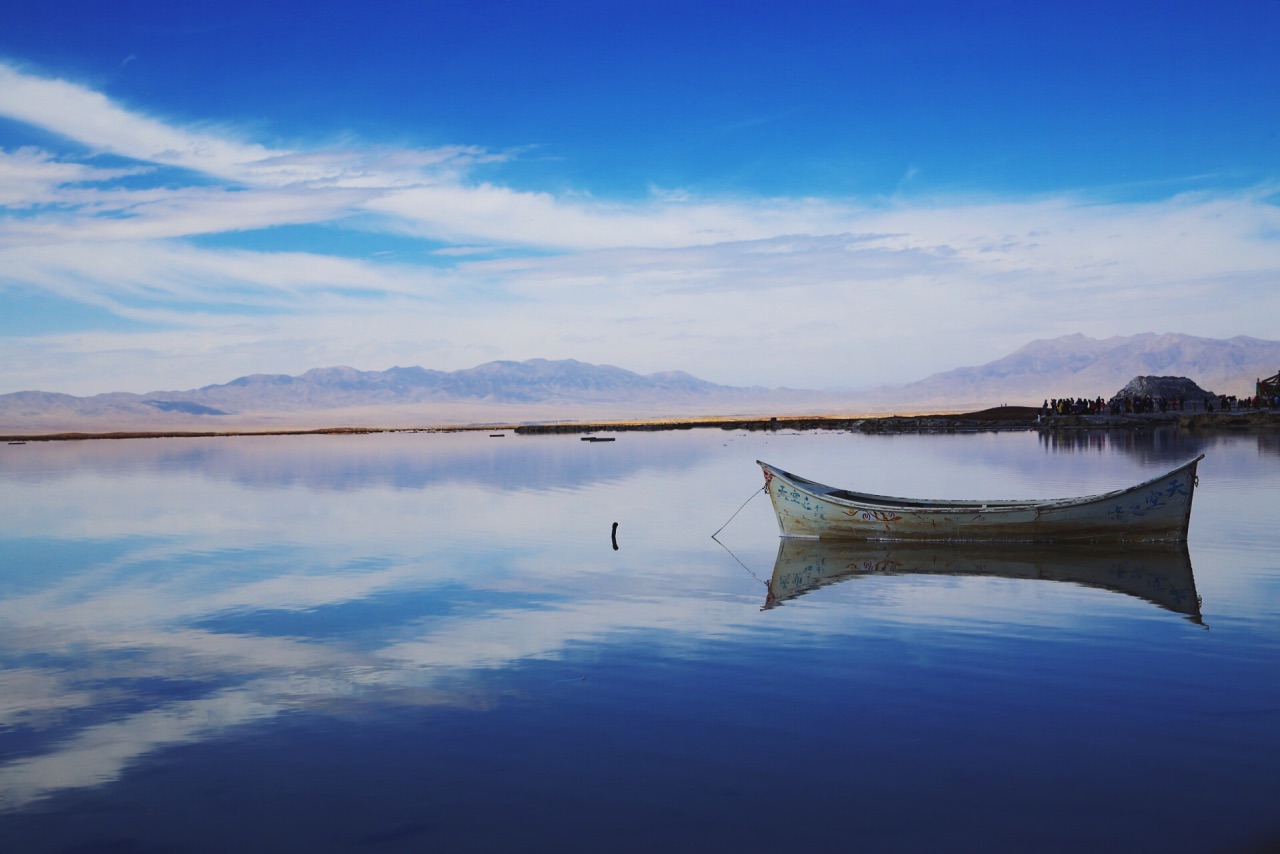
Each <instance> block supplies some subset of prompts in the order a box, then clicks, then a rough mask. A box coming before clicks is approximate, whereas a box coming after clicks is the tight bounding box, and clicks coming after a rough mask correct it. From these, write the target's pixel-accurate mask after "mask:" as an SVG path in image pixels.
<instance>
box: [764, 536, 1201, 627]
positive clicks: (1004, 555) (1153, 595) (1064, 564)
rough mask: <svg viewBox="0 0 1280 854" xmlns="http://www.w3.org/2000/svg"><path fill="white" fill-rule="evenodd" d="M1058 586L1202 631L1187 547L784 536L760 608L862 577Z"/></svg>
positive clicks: (1135, 544) (1198, 601) (769, 606)
mask: <svg viewBox="0 0 1280 854" xmlns="http://www.w3.org/2000/svg"><path fill="white" fill-rule="evenodd" d="M911 574H924V575H955V576H989V577H992V578H1028V579H1042V580H1046V581H1064V582H1068V583H1071V584H1081V585H1084V586H1086V587H1096V588H1099V589H1102V590H1110V591H1113V592H1115V593H1123V594H1125V595H1127V596H1133V597H1135V598H1138V599H1142V600H1145V601H1147V602H1150V603H1151V604H1153V605H1157V606H1159V607H1161V608H1163V609H1165V610H1166V611H1172V612H1173V613H1175V614H1182V615H1184V616H1186V617H1188V618H1189V619H1190V620H1191V621H1192V622H1194V623H1196V624H1198V625H1203V622H1202V621H1201V617H1200V597H1199V595H1198V594H1197V593H1196V583H1195V577H1194V575H1193V574H1192V571H1191V556H1190V555H1189V554H1188V553H1187V547H1186V544H1185V543H1128V544H1125V545H1123V546H1120V545H1084V544H1076V545H1052V544H1035V543H1001V544H991V543H884V542H880V543H872V542H859V541H837V540H811V539H799V538H794V537H783V538H782V539H781V541H780V545H779V546H778V557H777V560H776V561H775V563H774V567H773V577H772V578H771V579H770V580H769V582H768V588H769V592H768V595H767V597H766V599H765V604H764V609H765V610H767V609H769V608H773V607H775V606H777V605H779V604H781V603H783V602H785V601H786V600H788V599H794V598H796V597H797V596H802V595H804V594H806V593H809V592H810V591H812V590H816V589H818V588H819V587H825V586H827V585H829V584H835V583H838V582H841V581H845V580H847V579H850V578H858V577H862V576H867V575H911Z"/></svg>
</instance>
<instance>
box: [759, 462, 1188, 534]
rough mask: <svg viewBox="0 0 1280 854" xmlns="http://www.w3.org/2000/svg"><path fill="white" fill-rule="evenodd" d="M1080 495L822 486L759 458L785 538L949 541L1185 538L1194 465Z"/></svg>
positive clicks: (1182, 466) (765, 484)
mask: <svg viewBox="0 0 1280 854" xmlns="http://www.w3.org/2000/svg"><path fill="white" fill-rule="evenodd" d="M1202 459H1204V454H1201V455H1200V456H1198V457H1196V458H1195V459H1193V460H1189V461H1188V462H1185V463H1183V464H1182V465H1180V466H1178V467H1177V468H1175V469H1173V470H1172V471H1170V472H1167V473H1165V474H1162V475H1159V476H1158V477H1153V478H1151V479H1150V480H1146V481H1143V482H1142V483H1139V484H1137V485H1136V486H1130V487H1127V488H1125V489H1117V490H1114V491H1112V492H1104V493H1101V494H1099V495H1086V496H1082V497H1078V498H1054V499H1033V500H1019V501H1009V500H996V501H945V500H944V501H935V500H927V499H916V498H894V497H890V496H886V495H871V494H868V493H863V492H853V491H851V490H847V489H839V488H837V487H834V486H826V485H824V484H821V483H817V482H815V481H812V480H808V479H806V478H803V477H800V476H799V475H794V474H791V473H790V472H787V471H783V470H782V469H780V468H776V467H774V466H771V465H769V464H768V463H766V462H762V461H760V460H757V461H756V462H757V463H758V464H759V466H760V468H761V469H763V470H764V488H765V491H766V492H768V493H769V498H770V500H771V501H772V502H773V510H774V513H775V514H776V515H777V517H778V528H779V530H780V532H781V534H782V536H784V537H808V538H820V539H825V538H830V539H844V540H888V541H897V540H941V541H950V542H1008V543H1020V542H1027V543H1045V542H1050V543H1053V542H1056V543H1066V542H1148V541H1168V542H1186V539H1187V525H1188V523H1189V522H1190V521H1191V498H1192V494H1193V493H1194V492H1195V487H1196V483H1197V479H1196V465H1197V464H1198V463H1199V462H1200V460H1202Z"/></svg>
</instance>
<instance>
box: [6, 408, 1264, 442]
mask: <svg viewBox="0 0 1280 854" xmlns="http://www.w3.org/2000/svg"><path fill="white" fill-rule="evenodd" d="M1154 427H1177V428H1179V429H1186V430H1203V429H1230V430H1275V429H1280V410H1272V409H1254V410H1244V411H1227V412H1190V413H1188V412H1155V413H1140V414H1128V415H1049V416H1043V417H1042V416H1041V415H1040V409H1039V407H1034V406H998V407H995V408H992V409H984V410H981V411H978V412H969V413H942V414H930V415H877V416H848V415H795V416H771V417H755V418H741V417H718V416H707V417H702V418H660V419H652V420H645V419H626V420H599V421H571V422H556V423H545V422H543V423H532V424H530V423H523V424H512V423H508V424H492V423H491V424H474V425H448V426H419V427H317V428H312V429H305V428H299V429H275V430H272V429H263V430H155V431H151V430H132V431H110V432H102V433H88V432H72V431H68V432H58V433H43V434H25V435H0V442H4V443H6V444H9V445H14V444H25V443H27V442H75V441H90V440H103V439H106V440H110V439H205V438H234V437H239V436H332V435H368V434H372V433H473V432H480V431H489V432H501V433H504V434H505V433H512V434H514V435H518V436H537V435H555V434H580V433H624V432H655V431H666V430H697V429H717V430H749V431H758V430H838V431H845V432H858V433H867V434H881V433H883V434H894V433H977V432H993V431H1017V430H1039V431H1041V432H1053V431H1057V430H1131V429H1149V428H1154Z"/></svg>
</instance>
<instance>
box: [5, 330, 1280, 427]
mask: <svg viewBox="0 0 1280 854" xmlns="http://www.w3.org/2000/svg"><path fill="white" fill-rule="evenodd" d="M1278 368H1280V342H1278V341H1264V340H1260V339H1256V338H1248V337H1244V336H1238V337H1235V338H1230V339H1225V340H1222V339H1210V338H1197V337H1194V336H1190V335H1181V334H1163V335H1156V334H1153V333H1145V334H1141V335H1132V336H1122V337H1114V338H1107V339H1101V340H1100V339H1095V338H1089V337H1087V336H1085V335H1080V334H1076V335H1066V336H1062V337H1059V338H1052V339H1045V340H1037V341H1032V342H1031V343H1029V344H1027V345H1026V346H1024V347H1021V348H1019V349H1018V350H1016V351H1014V352H1013V353H1010V354H1009V355H1007V356H1005V357H1003V358H1000V359H997V360H995V361H993V362H989V363H987V364H985V365H980V366H976V367H964V368H956V369H954V370H950V371H946V372H943V373H939V374H934V375H933V376H930V377H927V378H925V379H923V380H920V381H919V382H915V383H909V384H906V385H900V386H884V387H880V388H877V389H873V390H870V391H864V392H836V391H820V390H805V389H788V388H772V389H769V388H762V387H739V386H726V385H718V384H716V383H711V382H707V381H705V380H701V379H698V378H697V377H694V376H691V375H690V374H687V373H684V372H682V371H670V372H665V373H655V374H647V375H642V374H637V373H634V372H632V371H628V370H624V369H622V368H617V367H613V366H610V365H592V364H588V363H585V362H578V361H574V360H559V361H551V360H546V359H530V360H528V361H524V362H513V361H499V362H489V363H487V364H483V365H479V366H477V367H474V368H468V369H465V370H458V371H437V370H429V369H425V368H421V367H394V368H390V369H388V370H385V371H360V370H356V369H354V368H349V367H333V368H316V369H313V370H310V371H307V372H306V373H304V374H301V375H299V376H288V375H283V374H254V375H251V376H245V377H240V378H238V379H235V380H232V381H231V382H228V383H225V384H221V385H209V386H204V387H203V388H198V389H191V390H187V391H157V392H151V393H148V394H141V395H139V394H131V393H126V392H111V393H106V394H99V395H93V396H90V397H75V396H72V395H66V394H57V393H50V392H40V391H28V392H17V393H13V394H5V395H0V433H6V434H31V433H38V432H49V431H58V432H61V431H78V432H102V431H107V430H145V429H175V430H176V429H189V430H194V429H200V430H220V429H251V428H252V429H258V428H261V429H271V428H280V429H284V428H303V427H329V426H383V427H395V426H408V425H414V426H445V425H450V424H462V423H473V424H476V423H479V424H484V423H512V422H521V421H547V420H583V419H588V418H603V417H612V418H657V417H681V416H683V417H689V416H692V415H761V414H768V413H778V412H788V413H806V412H827V413H837V412H838V413H865V414H875V413H883V412H887V411H891V410H892V411H906V410H914V411H945V410H952V411H957V410H959V411H963V410H967V409H980V408H984V407H986V406H991V405H995V404H999V403H1012V404H1028V405H1034V404H1038V403H1039V402H1040V401H1041V400H1043V399H1045V398H1051V397H1097V396H1102V397H1110V396H1111V395H1113V394H1115V393H1116V392H1117V391H1118V390H1119V389H1120V388H1122V387H1123V386H1124V385H1125V384H1126V383H1127V382H1129V380H1131V379H1133V378H1134V377H1135V376H1144V375H1155V376H1185V377H1188V378H1190V379H1192V380H1194V381H1195V382H1197V383H1199V385H1201V386H1202V387H1204V388H1206V389H1209V390H1211V391H1214V392H1216V393H1219V394H1238V395H1247V394H1250V393H1252V390H1253V383H1254V380H1255V379H1257V378H1258V377H1264V376H1270V375H1272V374H1273V373H1275V372H1276V370H1277V369H1278Z"/></svg>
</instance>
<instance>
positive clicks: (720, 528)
mask: <svg viewBox="0 0 1280 854" xmlns="http://www.w3.org/2000/svg"><path fill="white" fill-rule="evenodd" d="M765 489H766V487H763V486H762V487H760V488H759V489H757V490H756V491H755V492H753V493H751V498H755V497H756V496H757V495H759V494H760V493H762V492H764V491H765ZM751 498H748V499H747V500H746V501H744V502H742V507H746V506H747V505H748V504H750V503H751ZM742 507H739V508H738V509H737V510H735V511H733V515H732V516H730V517H729V519H728V521H726V522H725V523H724V524H723V525H721V526H720V527H719V528H717V529H716V533H715V534H712V535H711V539H713V540H716V535H717V534H719V533H720V532H721V531H723V530H724V529H725V528H727V527H729V522H732V521H733V520H734V519H735V518H736V517H737V515H738V514H739V513H741V512H742ZM716 542H717V543H719V542H720V541H719V540H716ZM721 545H724V544H723V543H721Z"/></svg>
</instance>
